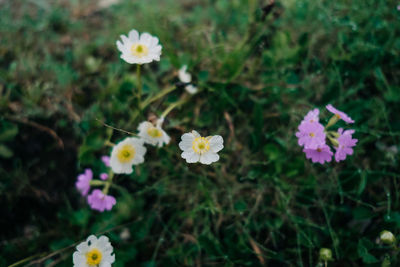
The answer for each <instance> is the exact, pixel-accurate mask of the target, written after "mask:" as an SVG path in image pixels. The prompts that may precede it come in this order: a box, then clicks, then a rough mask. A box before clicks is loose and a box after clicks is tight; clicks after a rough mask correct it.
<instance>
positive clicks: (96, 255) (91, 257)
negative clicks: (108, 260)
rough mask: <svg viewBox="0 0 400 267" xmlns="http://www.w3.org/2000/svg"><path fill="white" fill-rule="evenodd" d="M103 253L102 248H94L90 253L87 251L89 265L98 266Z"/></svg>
mask: <svg viewBox="0 0 400 267" xmlns="http://www.w3.org/2000/svg"><path fill="white" fill-rule="evenodd" d="M102 257H103V255H102V254H101V252H100V250H98V249H97V248H93V249H92V250H90V251H89V252H88V253H86V263H87V265H89V266H97V265H99V264H100V263H101V258H102Z"/></svg>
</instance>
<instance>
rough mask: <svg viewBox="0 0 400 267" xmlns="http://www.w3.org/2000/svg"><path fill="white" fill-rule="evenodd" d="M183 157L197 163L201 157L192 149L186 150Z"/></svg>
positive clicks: (187, 160) (189, 161) (188, 161)
mask: <svg viewBox="0 0 400 267" xmlns="http://www.w3.org/2000/svg"><path fill="white" fill-rule="evenodd" d="M181 156H182V158H184V159H186V162H187V163H196V162H198V161H199V159H200V155H199V154H197V153H195V152H194V151H193V150H192V151H184V152H182V155H181Z"/></svg>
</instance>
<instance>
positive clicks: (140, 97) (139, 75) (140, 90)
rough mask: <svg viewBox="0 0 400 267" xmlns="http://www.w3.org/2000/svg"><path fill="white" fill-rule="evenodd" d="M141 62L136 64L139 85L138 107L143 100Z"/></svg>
mask: <svg viewBox="0 0 400 267" xmlns="http://www.w3.org/2000/svg"><path fill="white" fill-rule="evenodd" d="M140 66H141V65H140V64H137V65H136V76H137V87H138V107H139V109H140V107H141V101H142V77H141V73H140Z"/></svg>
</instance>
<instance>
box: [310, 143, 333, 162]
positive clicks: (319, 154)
mask: <svg viewBox="0 0 400 267" xmlns="http://www.w3.org/2000/svg"><path fill="white" fill-rule="evenodd" d="M303 152H304V153H306V158H308V159H311V161H312V162H314V163H316V162H319V163H321V164H324V163H325V161H326V162H330V161H331V160H332V155H333V153H332V151H331V148H330V147H329V146H328V145H323V146H320V147H318V148H317V149H309V148H304V149H303Z"/></svg>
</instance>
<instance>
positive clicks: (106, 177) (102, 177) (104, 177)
mask: <svg viewBox="0 0 400 267" xmlns="http://www.w3.org/2000/svg"><path fill="white" fill-rule="evenodd" d="M100 179H101V180H104V181H105V180H107V179H108V174H107V173H104V172H103V173H100Z"/></svg>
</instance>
